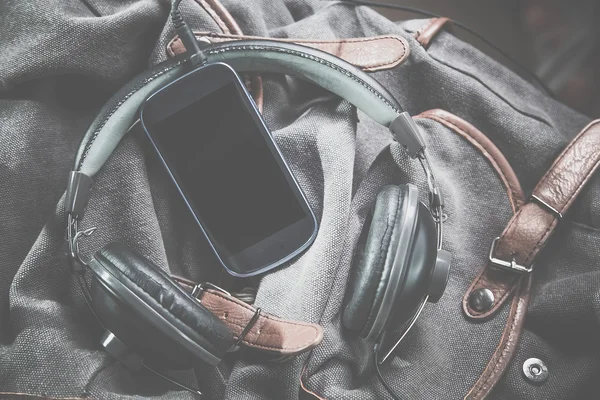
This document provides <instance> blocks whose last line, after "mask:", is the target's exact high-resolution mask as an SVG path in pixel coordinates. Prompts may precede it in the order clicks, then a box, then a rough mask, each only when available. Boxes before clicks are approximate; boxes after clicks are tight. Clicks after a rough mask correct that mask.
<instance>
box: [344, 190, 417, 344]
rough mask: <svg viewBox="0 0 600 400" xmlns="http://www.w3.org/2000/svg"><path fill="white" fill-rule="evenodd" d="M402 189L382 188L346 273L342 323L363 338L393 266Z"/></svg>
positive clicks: (401, 203) (404, 192) (378, 305)
mask: <svg viewBox="0 0 600 400" xmlns="http://www.w3.org/2000/svg"><path fill="white" fill-rule="evenodd" d="M406 195H407V188H406V186H395V185H389V186H385V187H384V188H383V189H382V190H381V191H380V192H379V193H378V195H377V199H376V201H375V206H374V208H373V212H372V216H371V217H370V218H369V219H368V220H367V221H366V222H365V226H364V227H363V231H362V233H361V237H360V239H359V243H358V244H357V250H356V253H355V257H354V262H353V265H352V270H351V272H350V278H349V283H348V288H347V290H346V296H345V306H344V313H343V316H342V322H343V324H344V326H345V327H346V329H349V330H351V331H353V332H357V333H359V334H361V336H366V334H367V332H368V331H369V330H370V328H371V326H372V324H373V321H374V318H375V316H376V314H377V310H378V309H379V307H380V305H381V300H382V297H383V294H384V292H385V290H386V288H387V285H388V279H389V276H390V272H391V269H392V267H393V264H394V258H395V254H396V252H395V249H396V248H397V246H398V240H399V235H400V227H399V226H398V225H399V223H400V220H401V215H402V212H403V209H404V201H405V198H406Z"/></svg>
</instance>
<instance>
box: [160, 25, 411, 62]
mask: <svg viewBox="0 0 600 400" xmlns="http://www.w3.org/2000/svg"><path fill="white" fill-rule="evenodd" d="M194 36H195V37H196V38H197V39H198V38H201V37H203V36H208V37H215V38H219V39H231V40H273V41H281V42H282V43H286V42H292V43H296V44H334V45H335V44H341V43H363V42H374V41H380V40H385V39H393V40H396V41H398V42H400V44H401V45H402V52H401V53H400V55H399V56H398V57H394V58H393V59H392V60H385V61H381V62H379V63H373V64H364V65H361V68H362V69H371V68H379V67H387V66H393V65H395V64H396V63H399V62H400V61H402V60H403V59H404V58H405V57H406V55H407V54H408V47H407V43H406V41H405V40H404V39H403V38H401V37H399V36H375V37H369V38H351V39H344V40H339V41H335V40H303V39H298V40H295V39H292V40H280V39H279V38H267V37H265V38H264V39H263V38H260V37H250V36H237V37H236V36H235V35H219V34H214V33H212V32H208V33H202V32H194ZM180 40H181V39H179V38H178V37H177V38H173V39H172V40H171V41H170V42H169V44H168V45H167V53H168V54H169V56H171V57H172V56H174V55H175V50H174V45H175V43H176V42H179V41H180ZM322 51H324V50H322ZM350 63H351V64H354V65H358V63H356V64H355V63H352V62H350Z"/></svg>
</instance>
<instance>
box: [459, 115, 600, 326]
mask: <svg viewBox="0 0 600 400" xmlns="http://www.w3.org/2000/svg"><path fill="white" fill-rule="evenodd" d="M598 166H600V120H596V121H594V122H592V123H590V124H589V125H588V126H586V127H585V128H584V129H583V131H582V132H581V133H579V134H578V135H577V136H576V137H575V139H573V140H572V141H571V143H570V144H569V145H568V146H567V147H566V148H565V149H564V150H563V152H562V153H561V154H560V156H559V157H558V158H557V159H556V161H554V163H553V164H552V166H551V167H550V169H549V170H548V171H547V172H546V174H545V175H544V176H543V177H542V179H541V180H540V182H539V183H538V185H537V186H536V187H535V189H534V190H533V193H532V194H533V195H534V196H536V197H537V198H539V199H541V201H543V202H544V203H546V204H547V205H548V206H550V207H552V208H553V209H554V210H556V211H557V212H559V213H560V214H564V213H565V212H566V211H567V210H568V209H569V207H570V206H571V205H572V204H573V201H574V200H575V198H576V197H577V195H578V194H579V193H580V191H581V189H582V188H583V187H584V185H585V184H586V183H587V181H588V180H589V179H590V177H591V176H592V174H593V173H594V171H596V169H597V168H598ZM548 206H545V205H542V204H540V203H539V202H538V201H530V202H529V203H527V204H525V205H524V206H523V207H521V208H520V209H519V211H518V212H517V213H516V214H515V215H514V216H513V217H512V219H511V220H510V222H509V223H508V226H507V227H506V229H505V230H504V231H503V232H502V234H501V236H500V239H499V240H498V242H497V246H496V252H495V254H494V257H496V258H499V259H502V260H507V261H508V262H510V261H511V260H514V261H515V262H517V263H518V264H520V265H523V266H525V267H531V266H532V264H533V260H534V259H535V257H536V255H537V254H538V253H539V251H540V250H541V249H542V248H543V247H544V246H545V244H546V242H547V241H548V239H549V238H550V236H552V233H554V230H555V228H556V226H557V225H558V221H559V216H558V215H556V214H555V213H554V211H552V210H551V209H549V208H548ZM521 280H522V275H518V274H516V273H514V272H511V271H506V270H502V269H498V268H494V267H493V266H491V265H489V263H488V265H486V266H485V267H484V268H483V270H482V271H481V272H480V273H479V275H478V276H477V278H476V279H475V280H474V281H473V283H472V284H471V286H470V287H469V290H468V291H467V293H465V296H464V297H463V310H464V312H465V314H466V315H467V316H468V317H469V318H472V319H475V320H481V319H485V318H489V317H491V316H492V315H494V314H495V313H496V312H497V311H498V310H499V309H500V308H501V307H502V305H503V304H504V303H505V302H506V300H507V299H508V298H510V296H511V294H512V293H513V292H514V291H515V289H516V287H517V286H518V285H519V282H520V281H521ZM479 288H488V289H490V290H491V291H492V292H493V293H494V297H495V298H496V299H497V300H496V301H495V303H494V306H493V307H492V308H491V309H490V310H488V311H486V312H484V313H481V312H477V311H475V310H473V309H471V307H470V306H469V301H468V299H469V296H470V295H471V293H472V292H473V291H474V290H477V289H479Z"/></svg>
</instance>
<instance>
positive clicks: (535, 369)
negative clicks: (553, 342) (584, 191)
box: [523, 358, 548, 383]
mask: <svg viewBox="0 0 600 400" xmlns="http://www.w3.org/2000/svg"><path fill="white" fill-rule="evenodd" d="M523 373H524V374H525V377H527V379H529V380H530V381H531V382H534V383H542V382H545V381H546V379H548V367H546V364H544V362H543V361H542V360H540V359H539V358H530V359H528V360H527V361H525V362H524V363H523Z"/></svg>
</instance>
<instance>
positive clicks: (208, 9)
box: [195, 0, 231, 33]
mask: <svg viewBox="0 0 600 400" xmlns="http://www.w3.org/2000/svg"><path fill="white" fill-rule="evenodd" d="M195 1H196V3H197V4H198V5H199V6H200V7H202V8H204V10H205V11H206V12H207V13H208V14H209V15H210V16H211V17H212V19H213V20H214V21H215V23H216V24H217V26H218V27H219V28H221V29H222V30H223V32H225V33H231V32H230V31H229V28H228V27H227V24H226V23H225V22H224V21H223V20H222V19H221V17H220V16H219V14H217V12H216V11H215V10H214V8H212V7H211V6H210V4H208V3H207V2H206V1H204V0H195Z"/></svg>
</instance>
